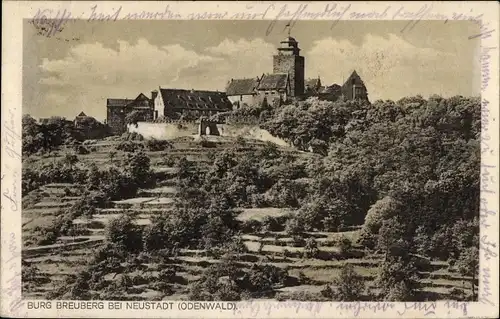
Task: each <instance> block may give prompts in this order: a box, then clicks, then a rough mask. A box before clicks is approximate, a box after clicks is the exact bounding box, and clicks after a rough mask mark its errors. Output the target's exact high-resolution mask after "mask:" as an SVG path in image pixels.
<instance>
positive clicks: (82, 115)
mask: <svg viewBox="0 0 500 319" xmlns="http://www.w3.org/2000/svg"><path fill="white" fill-rule="evenodd" d="M84 116H85V117H86V116H87V114H85V113H83V111H81V112H80V114H78V115H77V116H76V117H84Z"/></svg>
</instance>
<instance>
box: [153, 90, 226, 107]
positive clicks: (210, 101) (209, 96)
mask: <svg viewBox="0 0 500 319" xmlns="http://www.w3.org/2000/svg"><path fill="white" fill-rule="evenodd" d="M160 94H161V97H162V99H163V103H164V105H165V106H167V105H170V106H172V107H173V108H183V109H217V110H230V109H231V107H232V105H231V102H230V101H229V99H228V98H227V96H226V93H224V92H215V91H196V90H180V89H162V88H160Z"/></svg>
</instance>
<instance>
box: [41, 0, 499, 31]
mask: <svg viewBox="0 0 500 319" xmlns="http://www.w3.org/2000/svg"><path fill="white" fill-rule="evenodd" d="M201 7H202V6H200V7H199V8H198V7H197V8H193V9H194V10H192V11H190V12H188V13H186V12H180V10H176V8H175V6H174V5H166V6H165V7H163V8H162V9H160V10H151V9H145V10H138V11H126V9H125V8H124V6H116V7H112V8H111V9H110V8H104V6H102V5H101V6H99V5H98V4H94V5H91V6H90V7H89V8H88V9H87V10H83V11H79V12H71V11H69V10H67V9H64V10H53V9H46V8H38V9H37V12H36V13H35V15H34V16H33V21H32V23H33V25H34V26H35V27H37V28H38V29H39V33H40V34H41V35H45V36H47V37H50V36H53V35H54V34H56V33H57V32H61V31H62V30H63V27H64V25H65V24H66V23H68V22H69V21H71V19H81V20H86V21H89V22H95V21H98V22H99V21H100V22H106V21H118V20H209V19H210V20H268V21H270V22H269V25H268V27H267V29H266V35H270V34H271V33H273V32H275V26H276V25H277V23H278V22H279V21H282V23H283V26H284V25H285V24H286V25H287V26H288V27H290V28H293V27H294V26H295V24H296V23H297V21H299V20H324V21H331V27H330V29H333V28H334V27H335V26H336V25H337V24H338V22H339V21H341V20H347V19H349V20H393V21H402V20H406V21H407V23H406V24H405V26H404V27H403V28H402V29H401V30H400V32H402V33H403V32H410V31H412V30H413V29H414V28H415V27H416V26H417V25H418V24H419V23H420V22H421V21H423V20H442V21H443V23H448V21H471V22H472V23H475V24H476V25H478V26H479V32H478V33H475V34H470V35H468V38H469V39H476V38H481V39H486V38H490V37H492V36H493V34H494V32H495V31H496V29H494V28H492V27H491V26H490V23H489V22H488V21H484V19H483V14H482V13H477V14H476V13H474V12H473V11H472V10H471V11H468V12H466V13H465V12H459V11H455V12H446V13H442V12H438V11H437V10H436V9H435V7H434V5H433V4H432V3H430V4H429V3H426V4H423V5H422V6H420V7H418V8H417V9H415V8H414V7H412V8H407V7H406V6H405V5H404V4H403V5H401V4H396V3H395V4H392V5H384V6H379V7H377V9H372V8H370V9H367V8H366V7H365V6H363V4H362V3H360V4H355V3H349V4H348V3H342V4H338V3H325V4H324V5H323V4H322V5H320V6H318V5H310V4H308V3H260V4H259V3H256V4H245V5H244V9H240V10H239V11H231V12H229V11H227V10H224V9H223V6H220V7H218V8H217V10H214V11H205V10H203V9H200V8H201ZM283 31H284V30H281V31H279V32H283Z"/></svg>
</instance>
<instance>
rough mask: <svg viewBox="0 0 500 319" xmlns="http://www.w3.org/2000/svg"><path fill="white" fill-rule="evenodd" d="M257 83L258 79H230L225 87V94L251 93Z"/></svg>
mask: <svg viewBox="0 0 500 319" xmlns="http://www.w3.org/2000/svg"><path fill="white" fill-rule="evenodd" d="M258 85H259V80H258V79H255V78H254V79H231V81H230V82H229V84H228V86H227V88H226V94H227V95H248V94H253V93H254V92H255V89H256V88H257V86H258Z"/></svg>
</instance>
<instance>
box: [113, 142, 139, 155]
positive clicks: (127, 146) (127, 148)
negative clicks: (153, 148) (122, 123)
mask: <svg viewBox="0 0 500 319" xmlns="http://www.w3.org/2000/svg"><path fill="white" fill-rule="evenodd" d="M143 148H144V145H142V144H140V143H136V142H132V141H123V142H120V144H118V145H117V146H116V149H117V150H119V151H123V152H128V153H133V152H135V151H138V150H140V149H143Z"/></svg>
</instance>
